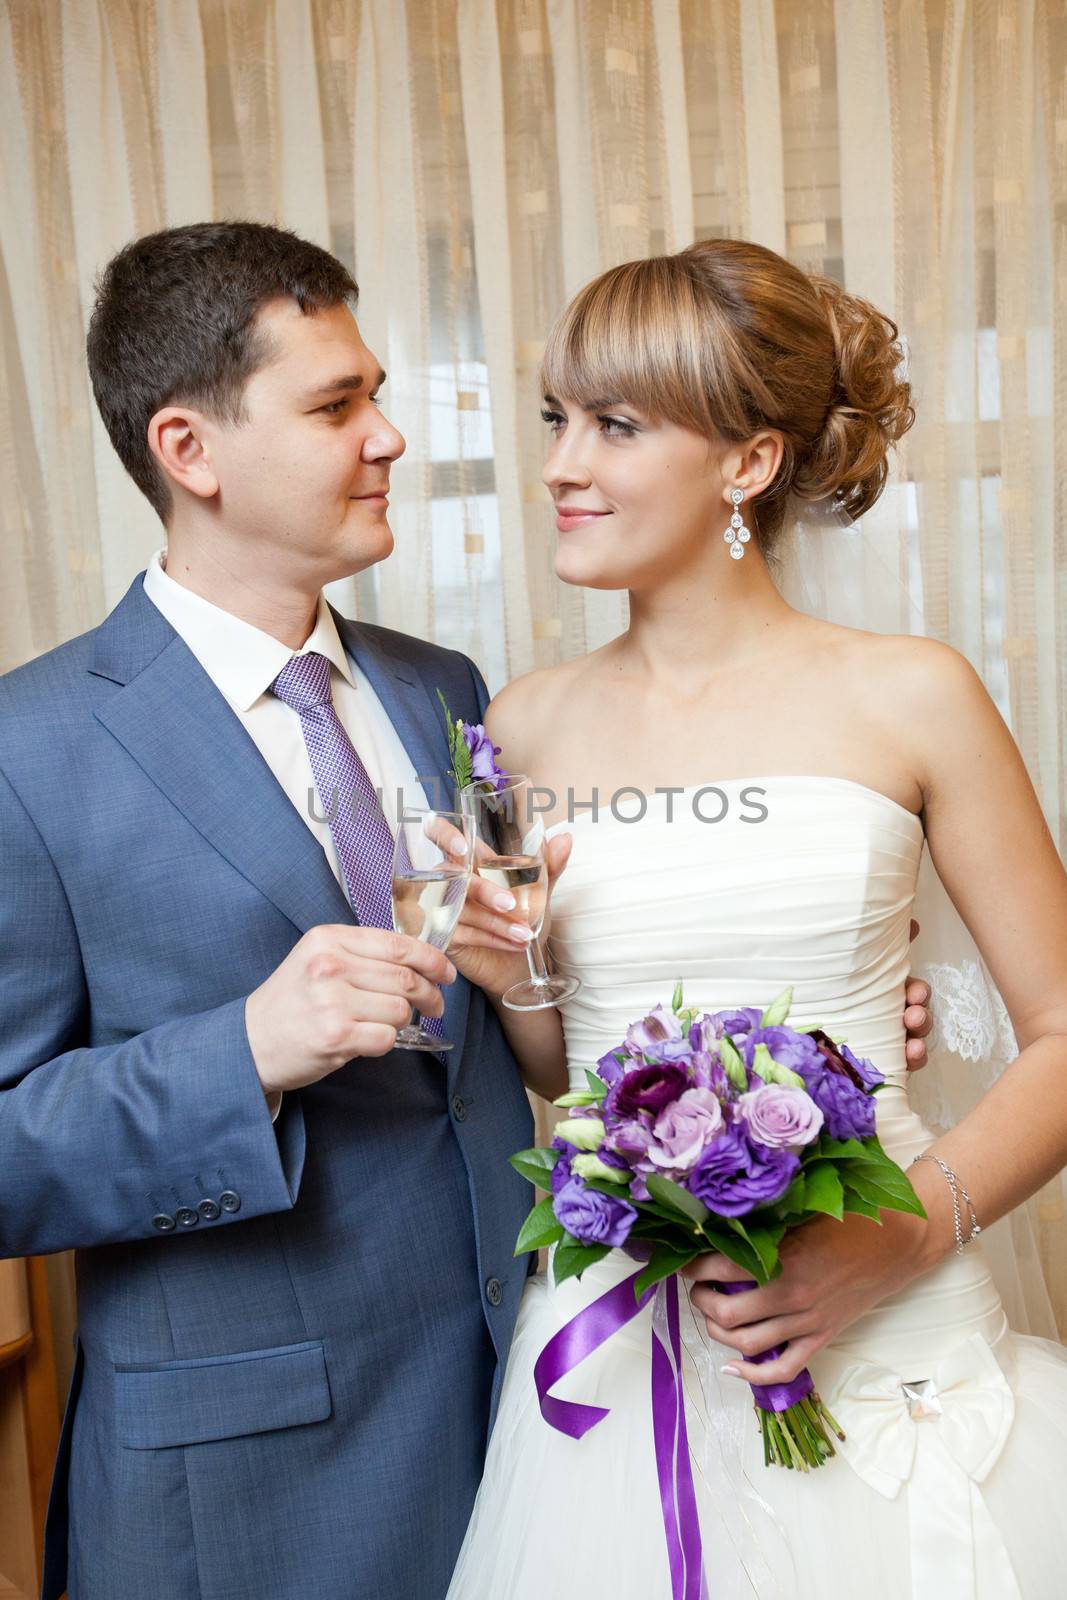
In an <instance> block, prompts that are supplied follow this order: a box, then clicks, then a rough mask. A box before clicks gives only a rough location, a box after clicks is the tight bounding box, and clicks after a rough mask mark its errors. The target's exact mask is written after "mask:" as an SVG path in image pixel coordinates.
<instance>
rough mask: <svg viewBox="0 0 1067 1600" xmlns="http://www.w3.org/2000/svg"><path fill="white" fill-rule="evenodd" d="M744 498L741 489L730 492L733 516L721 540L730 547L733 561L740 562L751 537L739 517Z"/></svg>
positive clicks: (743, 520) (742, 519)
mask: <svg viewBox="0 0 1067 1600" xmlns="http://www.w3.org/2000/svg"><path fill="white" fill-rule="evenodd" d="M744 498H745V491H744V490H743V489H731V490H730V499H731V500H732V501H733V503H734V514H733V516H732V517H731V518H730V526H729V527H728V528H727V530H726V532H725V533H724V534H723V538H724V539H725V540H726V543H727V544H728V545H729V546H730V554H731V555H732V556H733V558H734V560H735V561H740V559H741V557H742V556H743V555H744V553H745V546H746V544H747V543H748V541H749V540H750V539H751V537H752V535H751V534H750V533H749V531H748V529H747V528H746V527H745V519H744V517H742V515H741V510H740V507H741V502H742V500H743V499H744Z"/></svg>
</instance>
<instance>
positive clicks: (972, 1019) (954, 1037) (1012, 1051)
mask: <svg viewBox="0 0 1067 1600" xmlns="http://www.w3.org/2000/svg"><path fill="white" fill-rule="evenodd" d="M920 976H921V977H923V978H925V980H926V982H927V983H928V984H929V985H930V990H931V1005H932V1007H933V1014H934V1029H933V1032H932V1033H931V1035H930V1042H929V1046H928V1049H929V1051H930V1054H931V1056H933V1055H934V1054H935V1053H936V1052H937V1051H940V1050H947V1051H949V1052H950V1053H951V1054H952V1055H956V1056H959V1057H960V1059H961V1061H981V1062H983V1063H984V1064H986V1065H987V1066H988V1067H989V1068H990V1069H991V1070H992V1076H993V1077H999V1075H1000V1073H1001V1072H1002V1071H1003V1070H1004V1068H1005V1067H1006V1066H1007V1064H1008V1062H1009V1061H1013V1060H1014V1059H1015V1057H1016V1056H1017V1055H1018V1053H1019V1050H1018V1046H1017V1045H1016V1043H1015V1034H1014V1032H1013V1030H1012V1026H1011V1021H1010V1019H1009V1017H1008V1012H1007V1008H1006V1007H1005V1005H1004V1002H1003V1000H1002V999H1001V998H1000V993H999V991H998V990H997V987H996V985H995V984H994V983H993V980H992V979H991V978H990V976H989V974H988V973H987V971H986V969H985V967H984V966H983V965H982V964H981V963H980V962H978V961H961V962H960V964H959V966H949V965H948V964H946V963H943V962H936V963H934V964H932V965H930V966H927V967H923V968H922V970H921V973H920Z"/></svg>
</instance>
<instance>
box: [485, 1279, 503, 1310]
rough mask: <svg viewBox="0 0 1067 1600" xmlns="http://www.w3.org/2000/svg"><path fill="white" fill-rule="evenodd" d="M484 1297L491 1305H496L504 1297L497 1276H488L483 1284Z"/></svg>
mask: <svg viewBox="0 0 1067 1600" xmlns="http://www.w3.org/2000/svg"><path fill="white" fill-rule="evenodd" d="M485 1298H486V1299H487V1300H488V1302H489V1304H490V1305H491V1306H498V1305H499V1304H500V1302H501V1301H502V1300H503V1298H504V1289H503V1286H502V1284H501V1282H500V1279H499V1278H490V1279H489V1282H488V1283H487V1284H486V1286H485Z"/></svg>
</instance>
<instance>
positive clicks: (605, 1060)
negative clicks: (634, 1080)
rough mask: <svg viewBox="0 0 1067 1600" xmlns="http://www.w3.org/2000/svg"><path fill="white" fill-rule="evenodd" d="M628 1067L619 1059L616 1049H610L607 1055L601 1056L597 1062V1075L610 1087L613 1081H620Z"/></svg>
mask: <svg viewBox="0 0 1067 1600" xmlns="http://www.w3.org/2000/svg"><path fill="white" fill-rule="evenodd" d="M625 1071H626V1068H625V1067H624V1066H623V1064H622V1062H621V1061H620V1060H619V1059H618V1056H617V1054H616V1052H615V1051H614V1050H609V1051H608V1053H607V1055H606V1056H601V1058H600V1060H599V1061H598V1062H597V1064H596V1073H597V1077H598V1078H600V1079H601V1080H602V1082H604V1083H606V1084H607V1085H608V1087H609V1088H610V1087H611V1085H612V1084H613V1083H618V1081H619V1079H620V1078H621V1077H622V1075H623V1073H624V1072H625Z"/></svg>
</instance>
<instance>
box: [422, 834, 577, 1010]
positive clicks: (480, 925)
mask: <svg viewBox="0 0 1067 1600" xmlns="http://www.w3.org/2000/svg"><path fill="white" fill-rule="evenodd" d="M572 844H573V838H572V836H571V835H570V834H569V833H563V834H558V835H557V836H556V838H554V839H549V840H548V842H547V843H546V845H545V866H546V868H547V879H548V883H547V891H546V892H547V903H546V905H545V916H544V922H543V923H542V925H541V932H540V939H541V944H542V949H543V948H544V945H545V942H546V941H547V939H548V934H549V929H550V927H551V921H552V890H553V887H554V886H555V883H556V880H557V879H558V877H559V875H560V873H561V872H562V871H563V869H564V867H565V866H566V865H567V861H568V859H569V857H570V853H571V845H572ZM476 848H477V847H476ZM475 867H477V859H475ZM502 901H503V902H507V901H510V902H511V904H510V905H507V904H506V903H502ZM514 910H515V897H514V896H513V895H511V894H509V893H507V891H505V890H502V889H501V888H500V887H499V885H498V884H495V883H490V882H489V880H488V879H486V878H480V877H478V875H477V873H476V872H475V874H474V875H473V876H472V877H471V881H470V887H469V889H468V890H467V900H466V903H465V905H464V907H463V914H462V916H461V917H460V919H459V922H458V923H457V925H456V931H455V933H454V934H453V936H452V942H451V943H450V945H449V947H448V956H449V960H450V961H452V963H453V964H454V966H455V967H456V968H457V970H458V971H459V972H461V973H462V974H463V976H464V977H465V978H466V979H467V980H468V981H469V982H470V983H473V984H476V985H477V986H478V988H479V989H484V990H485V991H486V993H487V994H490V995H496V996H498V997H499V996H500V995H502V994H503V993H504V991H505V989H510V987H511V985H512V984H513V983H520V982H521V981H522V980H523V979H524V978H528V977H529V970H528V968H527V964H526V956H525V954H524V951H525V948H526V946H527V944H528V943H529V941H530V930H529V928H528V926H527V925H526V923H525V922H523V921H522V919H521V917H517V916H515V915H509V912H514Z"/></svg>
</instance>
